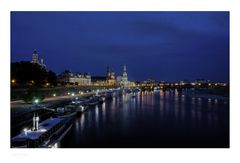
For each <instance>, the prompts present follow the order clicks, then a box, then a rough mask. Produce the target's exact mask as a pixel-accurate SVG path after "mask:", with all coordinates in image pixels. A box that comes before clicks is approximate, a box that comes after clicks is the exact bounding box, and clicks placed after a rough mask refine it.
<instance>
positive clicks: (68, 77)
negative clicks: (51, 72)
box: [58, 70, 91, 85]
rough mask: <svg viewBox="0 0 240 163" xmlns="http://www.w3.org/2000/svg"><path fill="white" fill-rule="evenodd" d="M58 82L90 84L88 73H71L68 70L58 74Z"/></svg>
mask: <svg viewBox="0 0 240 163" xmlns="http://www.w3.org/2000/svg"><path fill="white" fill-rule="evenodd" d="M58 82H59V83H62V84H67V85H68V84H69V85H91V75H90V74H88V73H85V74H81V73H75V74H74V73H72V72H71V71H69V70H66V71H64V72H63V73H61V74H60V75H58Z"/></svg>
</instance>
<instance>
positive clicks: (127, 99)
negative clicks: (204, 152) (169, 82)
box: [61, 90, 229, 147]
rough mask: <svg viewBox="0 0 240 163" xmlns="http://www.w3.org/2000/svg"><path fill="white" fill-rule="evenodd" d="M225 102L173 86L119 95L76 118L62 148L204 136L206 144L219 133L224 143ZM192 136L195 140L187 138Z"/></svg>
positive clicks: (226, 120) (159, 143) (149, 142)
mask: <svg viewBox="0 0 240 163" xmlns="http://www.w3.org/2000/svg"><path fill="white" fill-rule="evenodd" d="M228 107H229V106H228V101H226V100H225V101H222V100H218V99H212V98H204V97H191V96H189V95H187V94H183V93H179V92H177V91H176V90H175V91H171V92H170V91H165V92H164V91H162V90H160V91H155V92H139V93H137V94H136V97H133V96H132V94H123V95H122V96H118V97H114V98H113V99H112V100H107V101H106V102H105V103H103V104H101V105H97V106H95V107H91V108H89V109H88V111H87V112H85V113H84V114H82V115H81V116H80V117H78V118H77V119H76V121H75V124H74V127H73V129H72V130H71V132H69V134H68V135H67V136H66V137H65V138H64V140H63V141H62V142H61V147H92V146H93V147H95V146H96V147H98V146H100V147H105V146H107V147H108V146H111V145H113V147H118V146H121V145H124V143H125V146H126V143H127V145H130V146H131V144H132V145H133V146H132V147H135V146H134V145H136V144H137V143H138V144H139V143H140V144H144V145H151V144H158V145H159V147H161V145H163V144H164V143H165V144H166V146H167V145H168V144H171V143H172V142H174V143H175V145H178V144H181V143H180V141H181V142H182V143H184V142H185V144H186V143H188V141H189V143H191V145H194V144H197V145H199V144H200V143H203V142H202V141H208V139H209V142H206V143H208V144H210V145H211V143H212V142H213V143H215V144H216V141H217V139H216V136H219V135H220V133H221V135H220V137H221V136H223V137H222V138H221V140H224V141H221V142H222V143H223V144H224V145H226V143H228V139H227V138H228V137H227V136H228V127H229V124H228V114H229V112H228V109H229V108H228ZM183 135H184V136H183ZM198 135H200V136H198ZM194 136H195V137H196V136H197V137H196V138H195V139H196V141H194V140H195V139H194V140H192V139H193V137H194ZM214 137H215V139H214ZM159 138H161V139H159ZM176 138H178V139H179V142H177V141H176V140H175V139H176ZM219 139H220V138H219ZM214 141H215V142H214ZM221 142H220V140H219V142H218V144H221ZM203 144H204V143H203ZM215 144H214V145H215ZM114 145H115V146H114Z"/></svg>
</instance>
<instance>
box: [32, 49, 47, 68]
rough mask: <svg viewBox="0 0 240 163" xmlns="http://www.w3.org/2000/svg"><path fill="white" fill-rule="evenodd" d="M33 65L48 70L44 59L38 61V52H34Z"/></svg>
mask: <svg viewBox="0 0 240 163" xmlns="http://www.w3.org/2000/svg"><path fill="white" fill-rule="evenodd" d="M32 63H36V64H39V65H40V66H41V67H42V68H45V69H47V66H46V65H45V64H44V63H43V59H42V58H41V60H40V62H39V61H38V54H37V51H36V50H34V51H33V54H32Z"/></svg>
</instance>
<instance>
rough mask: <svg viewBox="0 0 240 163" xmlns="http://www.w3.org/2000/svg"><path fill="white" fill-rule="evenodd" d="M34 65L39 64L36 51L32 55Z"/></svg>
mask: <svg viewBox="0 0 240 163" xmlns="http://www.w3.org/2000/svg"><path fill="white" fill-rule="evenodd" d="M32 63H39V62H38V54H37V51H36V50H34V52H33V54H32Z"/></svg>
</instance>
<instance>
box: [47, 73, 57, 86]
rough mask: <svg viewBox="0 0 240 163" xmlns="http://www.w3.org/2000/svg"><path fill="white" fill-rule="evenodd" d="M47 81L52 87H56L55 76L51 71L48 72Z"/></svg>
mask: <svg viewBox="0 0 240 163" xmlns="http://www.w3.org/2000/svg"><path fill="white" fill-rule="evenodd" d="M47 81H48V82H49V83H50V84H51V85H53V86H56V85H57V75H56V74H55V73H54V72H53V71H51V70H50V71H48V75H47Z"/></svg>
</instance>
